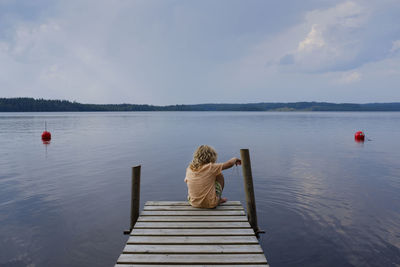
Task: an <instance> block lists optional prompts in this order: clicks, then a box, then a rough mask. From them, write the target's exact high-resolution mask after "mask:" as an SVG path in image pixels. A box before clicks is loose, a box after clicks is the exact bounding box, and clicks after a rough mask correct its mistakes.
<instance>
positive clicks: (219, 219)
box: [138, 215, 247, 222]
mask: <svg viewBox="0 0 400 267" xmlns="http://www.w3.org/2000/svg"><path fill="white" fill-rule="evenodd" d="M138 222H247V217H246V216H244V215H242V216H140V217H139V219H138Z"/></svg>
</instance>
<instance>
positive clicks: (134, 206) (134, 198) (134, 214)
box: [124, 165, 141, 234]
mask: <svg viewBox="0 0 400 267" xmlns="http://www.w3.org/2000/svg"><path fill="white" fill-rule="evenodd" d="M140 168H141V166H140V165H138V166H135V167H132V189H131V226H130V229H129V230H127V231H124V234H130V232H131V231H132V229H133V227H134V226H135V223H136V221H137V219H138V218H139V206H140Z"/></svg>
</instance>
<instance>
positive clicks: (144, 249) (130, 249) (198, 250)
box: [122, 244, 263, 254]
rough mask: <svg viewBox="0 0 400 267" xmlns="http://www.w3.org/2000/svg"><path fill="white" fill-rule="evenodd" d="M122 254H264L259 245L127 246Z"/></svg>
mask: <svg viewBox="0 0 400 267" xmlns="http://www.w3.org/2000/svg"><path fill="white" fill-rule="evenodd" d="M122 253H144V254H146V253H147V254H160V253H163V254H224V253H225V254H229V253H231V254H232V253H235V254H257V253H263V251H262V249H261V247H260V246H259V245H209V244H205V245H142V244H140V245H133V244H128V245H126V246H125V248H124V250H123V252H122Z"/></svg>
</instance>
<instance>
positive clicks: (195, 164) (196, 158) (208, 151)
mask: <svg viewBox="0 0 400 267" xmlns="http://www.w3.org/2000/svg"><path fill="white" fill-rule="evenodd" d="M216 161H217V152H216V151H215V149H214V148H212V147H211V146H207V145H201V146H199V147H198V148H197V149H196V151H195V152H194V153H193V160H192V162H191V163H190V164H189V167H190V169H192V171H196V170H198V169H199V168H200V167H201V166H203V165H204V164H207V163H210V162H212V163H215V162H216Z"/></svg>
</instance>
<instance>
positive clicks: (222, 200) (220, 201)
mask: <svg viewBox="0 0 400 267" xmlns="http://www.w3.org/2000/svg"><path fill="white" fill-rule="evenodd" d="M226 201H228V199H227V198H226V197H221V199H220V200H219V204H222V203H225V202H226Z"/></svg>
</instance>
